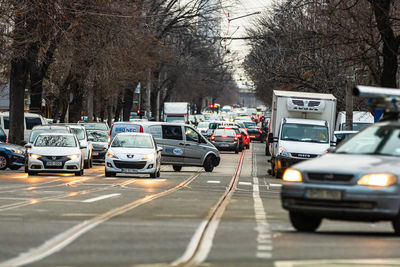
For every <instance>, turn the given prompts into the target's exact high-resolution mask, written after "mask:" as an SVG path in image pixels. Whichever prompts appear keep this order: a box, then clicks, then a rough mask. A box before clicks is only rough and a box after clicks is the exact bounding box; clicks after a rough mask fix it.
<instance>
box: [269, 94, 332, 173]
mask: <svg viewBox="0 0 400 267" xmlns="http://www.w3.org/2000/svg"><path fill="white" fill-rule="evenodd" d="M335 116H336V98H335V97H334V96H333V95H332V94H318V93H303V92H292V91H277V90H274V91H273V97H272V114H271V121H270V128H269V133H268V144H267V146H268V147H267V152H269V153H270V155H271V160H270V162H271V172H272V174H273V175H275V176H276V177H277V178H280V177H281V176H282V174H283V172H284V170H285V169H286V168H288V167H290V166H291V165H293V164H294V163H297V162H300V161H302V160H305V159H310V158H315V157H318V156H320V155H322V154H323V153H324V152H325V151H326V150H327V149H328V148H329V147H330V145H331V142H333V131H334V127H335Z"/></svg>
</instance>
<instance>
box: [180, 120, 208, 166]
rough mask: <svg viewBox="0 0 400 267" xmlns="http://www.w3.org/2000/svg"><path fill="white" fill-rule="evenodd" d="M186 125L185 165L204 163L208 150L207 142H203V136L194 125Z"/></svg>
mask: <svg viewBox="0 0 400 267" xmlns="http://www.w3.org/2000/svg"><path fill="white" fill-rule="evenodd" d="M184 127H185V150H184V156H185V159H184V160H185V165H202V163H203V162H202V160H203V157H204V154H205V153H206V152H207V149H206V147H205V146H204V144H206V142H205V141H204V142H202V141H203V140H202V139H203V137H202V136H201V135H200V134H199V133H198V132H196V130H194V129H193V128H192V127H189V126H184Z"/></svg>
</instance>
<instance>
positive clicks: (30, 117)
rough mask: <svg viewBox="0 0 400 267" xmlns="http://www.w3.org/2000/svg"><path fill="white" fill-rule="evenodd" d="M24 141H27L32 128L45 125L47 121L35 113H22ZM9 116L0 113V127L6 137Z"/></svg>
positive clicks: (5, 113) (7, 113)
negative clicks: (23, 117)
mask: <svg viewBox="0 0 400 267" xmlns="http://www.w3.org/2000/svg"><path fill="white" fill-rule="evenodd" d="M24 116H25V120H24V141H26V142H27V141H28V139H29V135H30V134H31V131H32V128H33V127H34V126H36V125H43V124H47V120H46V119H45V118H43V117H42V116H41V115H39V114H35V113H29V112H25V113H24ZM9 118H10V114H9V112H8V111H7V112H0V126H1V127H2V128H3V129H4V131H5V132H6V134H7V136H8V131H9V128H10V127H9V126H10V123H9V122H10V120H9ZM21 141H22V140H21Z"/></svg>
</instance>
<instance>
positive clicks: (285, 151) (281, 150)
mask: <svg viewBox="0 0 400 267" xmlns="http://www.w3.org/2000/svg"><path fill="white" fill-rule="evenodd" d="M279 154H280V155H281V156H284V157H290V156H291V155H290V153H289V152H287V150H286V149H285V148H284V147H283V146H281V147H279Z"/></svg>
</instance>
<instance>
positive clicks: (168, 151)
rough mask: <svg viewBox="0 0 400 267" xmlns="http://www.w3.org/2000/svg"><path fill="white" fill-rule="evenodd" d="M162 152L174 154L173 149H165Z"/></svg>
mask: <svg viewBox="0 0 400 267" xmlns="http://www.w3.org/2000/svg"><path fill="white" fill-rule="evenodd" d="M164 151H165V152H166V153H171V154H172V153H174V149H173V148H170V147H167V148H165V149H164Z"/></svg>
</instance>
